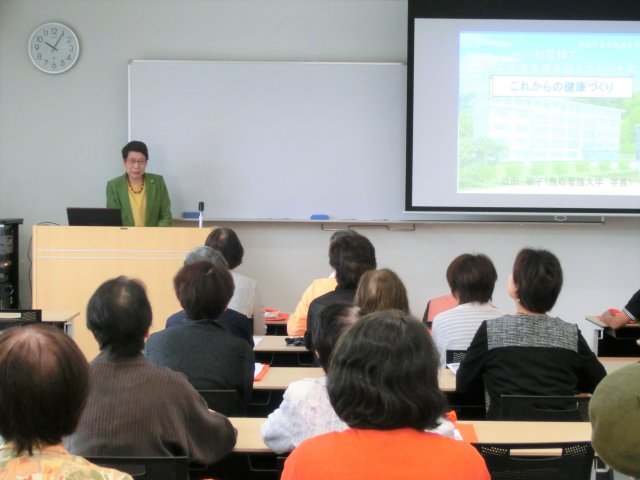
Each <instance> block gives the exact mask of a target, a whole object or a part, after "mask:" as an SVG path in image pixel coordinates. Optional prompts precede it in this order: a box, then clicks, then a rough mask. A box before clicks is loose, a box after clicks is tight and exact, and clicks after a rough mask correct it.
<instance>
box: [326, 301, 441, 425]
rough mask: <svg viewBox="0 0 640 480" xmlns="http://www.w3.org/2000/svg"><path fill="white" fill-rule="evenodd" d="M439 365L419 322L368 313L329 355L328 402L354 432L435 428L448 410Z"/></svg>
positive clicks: (406, 316) (399, 314)
mask: <svg viewBox="0 0 640 480" xmlns="http://www.w3.org/2000/svg"><path fill="white" fill-rule="evenodd" d="M438 365H439V362H438V352H437V350H436V347H435V345H434V343H433V340H431V337H430V335H429V334H428V333H427V329H426V327H425V326H424V325H423V324H422V323H420V321H419V320H418V319H416V318H414V317H413V316H411V315H409V314H407V313H404V312H400V311H398V310H386V311H380V312H375V313H370V314H369V315H365V316H364V317H362V318H361V319H360V320H358V321H357V322H356V323H355V324H354V325H353V326H352V327H351V328H349V329H348V330H347V332H346V333H345V334H344V335H343V336H342V337H341V338H340V340H339V341H338V345H337V346H336V348H335V349H334V351H333V355H332V356H331V361H330V364H329V372H328V374H327V390H328V392H329V400H330V401H331V405H333V408H334V410H335V412H336V413H337V414H338V417H340V418H341V419H342V420H343V421H344V422H345V423H347V424H348V425H349V426H350V427H353V428H364V429H376V430H391V429H396V428H404V427H412V428H415V429H418V430H424V429H426V428H435V427H436V426H437V424H438V422H437V420H438V418H439V417H440V416H442V415H443V414H444V413H445V412H446V410H447V400H446V397H445V395H444V394H443V393H442V392H441V391H440V388H439V387H438Z"/></svg>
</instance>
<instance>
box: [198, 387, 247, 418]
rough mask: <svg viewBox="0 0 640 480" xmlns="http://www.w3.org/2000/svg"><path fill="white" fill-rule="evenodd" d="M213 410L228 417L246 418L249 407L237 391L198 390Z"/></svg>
mask: <svg viewBox="0 0 640 480" xmlns="http://www.w3.org/2000/svg"><path fill="white" fill-rule="evenodd" d="M198 393H199V394H200V395H202V398H204V399H205V401H206V402H207V405H208V406H209V408H210V409H211V410H215V411H216V412H218V413H222V414H223V415H226V416H227V417H244V416H246V415H247V407H246V405H245V404H244V403H243V402H242V400H240V397H238V392H236V391H235V390H198Z"/></svg>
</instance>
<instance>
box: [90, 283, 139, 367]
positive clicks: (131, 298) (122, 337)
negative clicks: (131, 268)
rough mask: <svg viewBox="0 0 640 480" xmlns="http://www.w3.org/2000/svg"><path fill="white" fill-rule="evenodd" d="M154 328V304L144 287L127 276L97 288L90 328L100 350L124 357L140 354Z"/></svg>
mask: <svg viewBox="0 0 640 480" xmlns="http://www.w3.org/2000/svg"><path fill="white" fill-rule="evenodd" d="M150 326H151V305H150V304H149V299H148V298H147V293H146V292H145V289H144V286H143V285H142V283H141V282H140V281H138V280H134V279H130V278H127V277H124V276H120V277H117V278H114V279H112V280H107V281H106V282H104V283H103V284H102V285H100V286H99V287H98V289H97V290H96V291H95V293H94V294H93V295H92V296H91V298H90V299H89V304H88V305H87V328H88V329H89V330H90V331H91V332H92V333H93V336H94V337H95V338H96V340H97V341H98V345H99V346H100V350H105V349H108V350H109V351H111V352H113V353H114V354H117V355H121V356H124V357H134V356H136V355H139V354H140V352H141V351H142V349H143V348H144V338H145V336H146V334H147V332H148V331H149V327H150Z"/></svg>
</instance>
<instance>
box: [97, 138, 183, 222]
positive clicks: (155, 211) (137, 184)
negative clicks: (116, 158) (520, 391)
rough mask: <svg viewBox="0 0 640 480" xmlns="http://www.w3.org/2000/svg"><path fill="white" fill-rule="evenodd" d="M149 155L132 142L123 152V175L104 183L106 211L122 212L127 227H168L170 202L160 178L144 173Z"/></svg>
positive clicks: (145, 148) (141, 144)
mask: <svg viewBox="0 0 640 480" xmlns="http://www.w3.org/2000/svg"><path fill="white" fill-rule="evenodd" d="M148 159H149V152H148V150H147V146H146V145H145V144H144V142H140V141H137V140H133V141H131V142H129V143H127V144H126V145H125V146H124V147H123V149H122V160H123V161H124V170H125V174H124V175H122V176H120V177H116V178H114V179H112V180H109V181H108V182H107V208H119V209H121V215H122V225H124V226H126V227H170V226H171V218H172V216H171V201H170V200H169V192H168V191H167V186H166V185H165V183H164V179H163V178H162V176H161V175H155V174H153V173H146V172H145V170H146V168H147V161H148Z"/></svg>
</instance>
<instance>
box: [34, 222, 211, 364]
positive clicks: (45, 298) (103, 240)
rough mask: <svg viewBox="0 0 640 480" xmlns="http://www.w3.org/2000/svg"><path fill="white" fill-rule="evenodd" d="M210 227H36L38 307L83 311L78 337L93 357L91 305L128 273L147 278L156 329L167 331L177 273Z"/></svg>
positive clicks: (75, 327)
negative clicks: (94, 296)
mask: <svg viewBox="0 0 640 480" xmlns="http://www.w3.org/2000/svg"><path fill="white" fill-rule="evenodd" d="M209 232H210V229H208V228H207V229H199V228H189V227H184V228H126V227H62V226H49V225H35V226H34V227H33V247H32V251H33V254H32V257H33V297H32V300H33V308H40V309H43V310H45V309H46V310H73V311H79V312H80V315H78V316H77V317H76V318H75V319H74V320H73V338H74V339H75V340H76V342H77V343H78V345H79V346H80V348H81V350H82V352H83V353H84V354H85V355H86V356H87V358H88V359H92V358H93V357H95V355H96V354H97V353H98V344H97V343H96V341H95V339H94V338H93V335H92V334H91V333H90V332H89V331H88V330H87V327H86V316H85V315H86V308H87V302H88V301H89V297H91V295H92V294H93V292H95V290H96V288H98V286H99V285H100V284H101V283H102V282H104V281H105V280H108V279H110V278H114V277H117V276H118V275H126V276H128V277H132V278H138V279H140V280H142V282H143V283H144V284H145V286H146V288H147V295H148V296H149V301H150V302H151V308H152V310H153V323H152V326H151V331H152V332H153V331H156V330H162V329H163V328H164V325H165V321H166V319H167V317H168V316H169V315H171V314H172V313H174V312H176V311H178V310H180V305H179V303H178V300H177V298H176V296H175V293H174V291H173V277H174V276H175V274H176V272H177V271H178V270H179V269H180V267H181V266H182V262H183V260H184V257H185V256H186V254H187V253H188V252H189V251H190V250H191V249H193V248H194V247H196V246H198V245H203V244H204V241H205V239H206V238H207V235H208V234H209Z"/></svg>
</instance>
